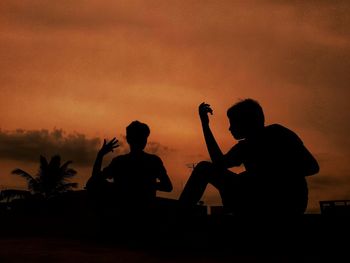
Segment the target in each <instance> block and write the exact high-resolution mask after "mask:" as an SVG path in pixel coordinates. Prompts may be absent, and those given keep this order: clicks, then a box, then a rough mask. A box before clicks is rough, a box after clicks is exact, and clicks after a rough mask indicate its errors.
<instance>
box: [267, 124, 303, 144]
mask: <svg viewBox="0 0 350 263" xmlns="http://www.w3.org/2000/svg"><path fill="white" fill-rule="evenodd" d="M265 133H266V134H267V135H268V136H273V137H275V138H280V139H284V140H289V141H300V142H301V139H300V138H299V136H298V135H297V134H296V133H295V132H294V131H292V130H291V129H289V128H287V127H285V126H283V125H281V124H271V125H268V126H266V127H265Z"/></svg>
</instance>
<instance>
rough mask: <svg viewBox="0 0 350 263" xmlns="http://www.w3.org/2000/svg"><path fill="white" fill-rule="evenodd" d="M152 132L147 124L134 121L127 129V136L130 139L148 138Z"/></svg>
mask: <svg viewBox="0 0 350 263" xmlns="http://www.w3.org/2000/svg"><path fill="white" fill-rule="evenodd" d="M150 133H151V131H150V129H149V127H148V125H147V124H145V123H142V122H139V121H133V122H131V123H130V124H129V125H128V126H127V127H126V136H128V137H130V138H139V137H141V138H147V137H148V136H149V135H150Z"/></svg>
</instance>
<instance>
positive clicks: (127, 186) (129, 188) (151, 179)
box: [86, 121, 173, 215]
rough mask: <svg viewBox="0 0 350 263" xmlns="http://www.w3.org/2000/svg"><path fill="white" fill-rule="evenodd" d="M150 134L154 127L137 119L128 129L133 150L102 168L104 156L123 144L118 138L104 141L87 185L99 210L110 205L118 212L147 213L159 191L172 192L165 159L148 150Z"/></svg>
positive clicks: (129, 142)
mask: <svg viewBox="0 0 350 263" xmlns="http://www.w3.org/2000/svg"><path fill="white" fill-rule="evenodd" d="M149 134H150V129H149V127H148V126H147V125H146V124H144V123H141V122H139V121H133V122H132V123H131V124H130V125H129V126H128V127H127V128H126V140H127V142H128V144H129V147H130V152H129V153H127V154H123V155H119V156H117V157H115V158H114V159H113V160H112V161H111V163H110V164H109V165H108V166H107V167H105V168H104V169H103V170H102V171H101V166H102V159H103V157H104V156H105V155H106V154H108V153H109V152H112V151H113V149H115V148H117V147H118V146H119V145H118V140H116V138H113V139H112V140H111V141H109V142H106V140H104V143H103V145H102V148H101V149H100V150H99V152H98V154H97V158H96V161H95V164H94V167H93V171H92V176H91V177H90V179H89V180H88V182H87V184H86V189H87V191H88V193H89V196H90V197H91V198H92V199H93V200H94V201H95V204H96V205H97V209H102V210H103V209H106V207H107V208H108V209H109V210H114V213H115V214H118V213H119V212H120V214H132V215H135V214H139V213H142V212H146V213H147V209H149V208H150V207H151V206H152V205H153V204H154V201H155V199H156V192H157V191H165V192H170V191H172V188H173V187H172V183H171V181H170V179H169V177H168V175H167V172H166V169H165V168H164V165H163V162H162V160H161V159H160V158H159V157H158V156H156V155H154V154H149V153H146V152H144V148H145V147H146V144H147V139H148V136H149ZM110 180H112V182H111V181H110Z"/></svg>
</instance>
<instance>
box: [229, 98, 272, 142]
mask: <svg viewBox="0 0 350 263" xmlns="http://www.w3.org/2000/svg"><path fill="white" fill-rule="evenodd" d="M227 117H228V118H229V120H230V128H229V130H230V131H231V133H232V135H233V137H234V138H235V139H237V140H240V139H244V138H246V137H249V136H251V135H253V134H255V133H256V132H258V131H260V130H261V128H263V127H264V125H265V117H264V112H263V109H262V108H261V106H260V104H259V103H258V102H257V101H255V100H253V99H244V100H241V101H239V102H237V103H236V104H234V105H233V106H232V107H230V108H229V109H228V110H227Z"/></svg>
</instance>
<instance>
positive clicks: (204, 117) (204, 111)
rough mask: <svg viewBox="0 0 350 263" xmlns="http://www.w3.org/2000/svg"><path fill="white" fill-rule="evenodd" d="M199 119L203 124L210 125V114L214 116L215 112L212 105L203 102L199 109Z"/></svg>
mask: <svg viewBox="0 0 350 263" xmlns="http://www.w3.org/2000/svg"><path fill="white" fill-rule="evenodd" d="M198 112H199V117H200V118H201V121H202V123H203V124H209V117H208V113H210V114H211V115H213V110H212V109H211V108H210V105H209V104H207V103H205V102H202V103H201V104H200V105H199V107H198Z"/></svg>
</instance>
